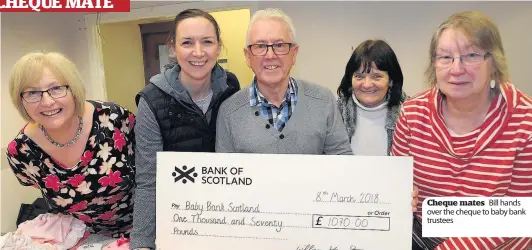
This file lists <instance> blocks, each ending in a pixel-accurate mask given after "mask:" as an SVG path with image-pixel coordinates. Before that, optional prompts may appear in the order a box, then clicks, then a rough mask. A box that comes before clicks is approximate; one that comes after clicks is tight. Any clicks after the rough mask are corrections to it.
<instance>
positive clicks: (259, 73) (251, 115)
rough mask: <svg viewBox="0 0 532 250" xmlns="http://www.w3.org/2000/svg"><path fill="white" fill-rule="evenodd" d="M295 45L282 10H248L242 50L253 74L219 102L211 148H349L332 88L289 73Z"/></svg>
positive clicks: (346, 151) (284, 150)
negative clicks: (250, 12) (214, 140)
mask: <svg viewBox="0 0 532 250" xmlns="http://www.w3.org/2000/svg"><path fill="white" fill-rule="evenodd" d="M298 50H299V45H298V44H297V42H296V33H295V29H294V26H293V24H292V20H291V19H290V17H288V16H287V15H286V14H285V13H283V11H281V10H279V9H265V10H260V11H257V12H256V13H255V14H254V15H253V17H252V18H251V21H250V25H249V29H248V35H247V46H246V48H244V54H245V56H246V63H247V65H248V67H250V68H251V69H252V70H253V72H254V73H255V77H254V79H253V82H252V83H251V85H250V86H249V87H247V88H243V89H242V90H240V91H239V92H237V93H236V94H234V95H233V96H232V97H230V98H228V99H227V100H226V101H225V102H224V103H223V104H222V106H221V107H220V110H219V115H218V121H217V129H216V152H225V153H233V152H237V153H265V154H331V155H340V154H345V155H350V154H352V151H351V147H350V145H349V138H348V135H347V131H346V128H345V126H344V124H343V121H342V118H341V116H340V113H339V110H338V108H337V106H336V102H335V98H334V95H333V94H332V92H331V91H330V90H328V89H326V88H324V87H321V86H318V85H316V84H312V83H309V82H306V81H303V80H296V79H294V78H292V77H290V70H291V68H292V66H293V65H294V64H295V63H296V56H297V52H298Z"/></svg>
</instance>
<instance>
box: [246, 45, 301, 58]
mask: <svg viewBox="0 0 532 250" xmlns="http://www.w3.org/2000/svg"><path fill="white" fill-rule="evenodd" d="M293 45H294V44H293V43H274V44H269V45H268V44H252V45H248V48H249V50H250V51H251V54H253V55H254V56H263V55H266V53H268V48H270V47H271V48H272V51H273V53H274V54H276V55H286V54H288V53H289V52H290V48H292V46H293Z"/></svg>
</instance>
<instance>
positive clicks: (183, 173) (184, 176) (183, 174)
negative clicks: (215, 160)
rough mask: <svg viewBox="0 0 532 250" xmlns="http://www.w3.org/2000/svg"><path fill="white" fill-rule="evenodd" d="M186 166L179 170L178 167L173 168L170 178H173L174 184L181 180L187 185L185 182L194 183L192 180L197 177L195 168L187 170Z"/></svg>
mask: <svg viewBox="0 0 532 250" xmlns="http://www.w3.org/2000/svg"><path fill="white" fill-rule="evenodd" d="M187 168H188V167H187V166H186V165H185V166H183V167H182V168H181V169H179V168H178V167H175V171H174V172H173V173H172V176H173V177H174V182H178V181H179V180H181V182H183V184H185V183H187V180H189V181H191V182H194V178H196V177H198V173H195V172H194V171H195V168H194V167H192V168H191V169H189V170H187Z"/></svg>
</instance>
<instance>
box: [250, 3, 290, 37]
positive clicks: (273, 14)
mask: <svg viewBox="0 0 532 250" xmlns="http://www.w3.org/2000/svg"><path fill="white" fill-rule="evenodd" d="M260 19H277V20H281V21H283V22H285V23H286V25H287V26H288V29H289V32H290V36H291V38H292V42H293V43H296V29H295V28H294V24H293V23H292V18H290V17H289V16H288V15H287V14H286V13H284V12H283V11H282V10H281V9H275V8H267V9H263V10H259V11H257V12H255V14H253V16H252V17H251V20H250V21H249V26H248V33H247V37H246V45H250V37H249V35H250V32H251V27H252V26H253V24H254V23H255V22H256V21H258V20H260Z"/></svg>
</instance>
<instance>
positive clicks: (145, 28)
mask: <svg viewBox="0 0 532 250" xmlns="http://www.w3.org/2000/svg"><path fill="white" fill-rule="evenodd" d="M173 26H174V21H164V22H153V23H143V24H139V29H140V36H141V41H142V61H143V63H144V81H145V82H144V84H145V85H148V83H149V80H150V79H151V77H152V76H153V74H152V67H154V65H152V64H151V63H150V62H151V59H149V55H148V52H150V51H152V50H153V49H154V48H153V47H151V46H150V45H153V44H150V43H151V42H152V41H154V40H152V39H154V38H155V37H159V38H162V37H164V44H165V45H166V46H167V49H169V48H168V42H169V41H168V39H169V32H171V30H172V29H174V27H173ZM161 35H162V37H161ZM152 52H155V54H156V55H157V57H159V51H158V48H157V50H156V51H152ZM157 61H158V62H159V64H157V65H160V60H159V59H158V60H157ZM157 68H159V71H160V69H161V67H157Z"/></svg>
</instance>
